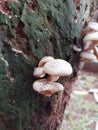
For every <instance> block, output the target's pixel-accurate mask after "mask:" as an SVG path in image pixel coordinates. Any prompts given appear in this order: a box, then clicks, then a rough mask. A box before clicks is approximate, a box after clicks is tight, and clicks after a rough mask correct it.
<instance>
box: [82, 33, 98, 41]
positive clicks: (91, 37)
mask: <svg viewBox="0 0 98 130" xmlns="http://www.w3.org/2000/svg"><path fill="white" fill-rule="evenodd" d="M87 41H98V32H92V33H89V34H87V35H86V36H85V37H84V39H83V42H84V43H86V42H87Z"/></svg>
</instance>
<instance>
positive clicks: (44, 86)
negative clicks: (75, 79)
mask: <svg viewBox="0 0 98 130" xmlns="http://www.w3.org/2000/svg"><path fill="white" fill-rule="evenodd" d="M33 89H34V90H35V91H37V92H38V93H40V94H42V95H44V96H51V95H52V94H54V93H56V92H60V91H63V90H64V87H63V85H62V84H60V83H57V82H50V81H47V79H39V80H36V81H35V82H34V83H33Z"/></svg>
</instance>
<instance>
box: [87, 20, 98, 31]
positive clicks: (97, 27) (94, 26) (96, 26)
mask: <svg viewBox="0 0 98 130" xmlns="http://www.w3.org/2000/svg"><path fill="white" fill-rule="evenodd" d="M88 27H89V28H91V29H93V30H95V31H98V23H97V22H89V23H88Z"/></svg>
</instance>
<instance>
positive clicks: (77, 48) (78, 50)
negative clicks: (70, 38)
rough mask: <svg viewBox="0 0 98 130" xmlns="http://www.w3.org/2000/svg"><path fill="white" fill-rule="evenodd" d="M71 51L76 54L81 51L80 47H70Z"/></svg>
mask: <svg viewBox="0 0 98 130" xmlns="http://www.w3.org/2000/svg"><path fill="white" fill-rule="evenodd" d="M72 49H73V50H74V51H77V52H80V51H82V49H81V48H80V47H78V46H76V45H72Z"/></svg>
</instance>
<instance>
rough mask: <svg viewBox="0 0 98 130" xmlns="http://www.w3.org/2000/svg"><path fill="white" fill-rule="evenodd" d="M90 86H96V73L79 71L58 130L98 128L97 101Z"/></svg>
mask: <svg viewBox="0 0 98 130" xmlns="http://www.w3.org/2000/svg"><path fill="white" fill-rule="evenodd" d="M91 88H93V89H94V88H98V74H94V73H91V72H85V71H80V72H79V74H78V79H77V81H76V82H75V83H74V85H73V91H72V94H71V99H70V101H69V104H68V106H67V108H66V111H65V114H64V119H63V122H62V125H61V129H60V130H98V128H97V129H96V122H98V103H96V100H95V98H94V95H93V94H91V93H89V92H88V91H89V90H90V89H91Z"/></svg>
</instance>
